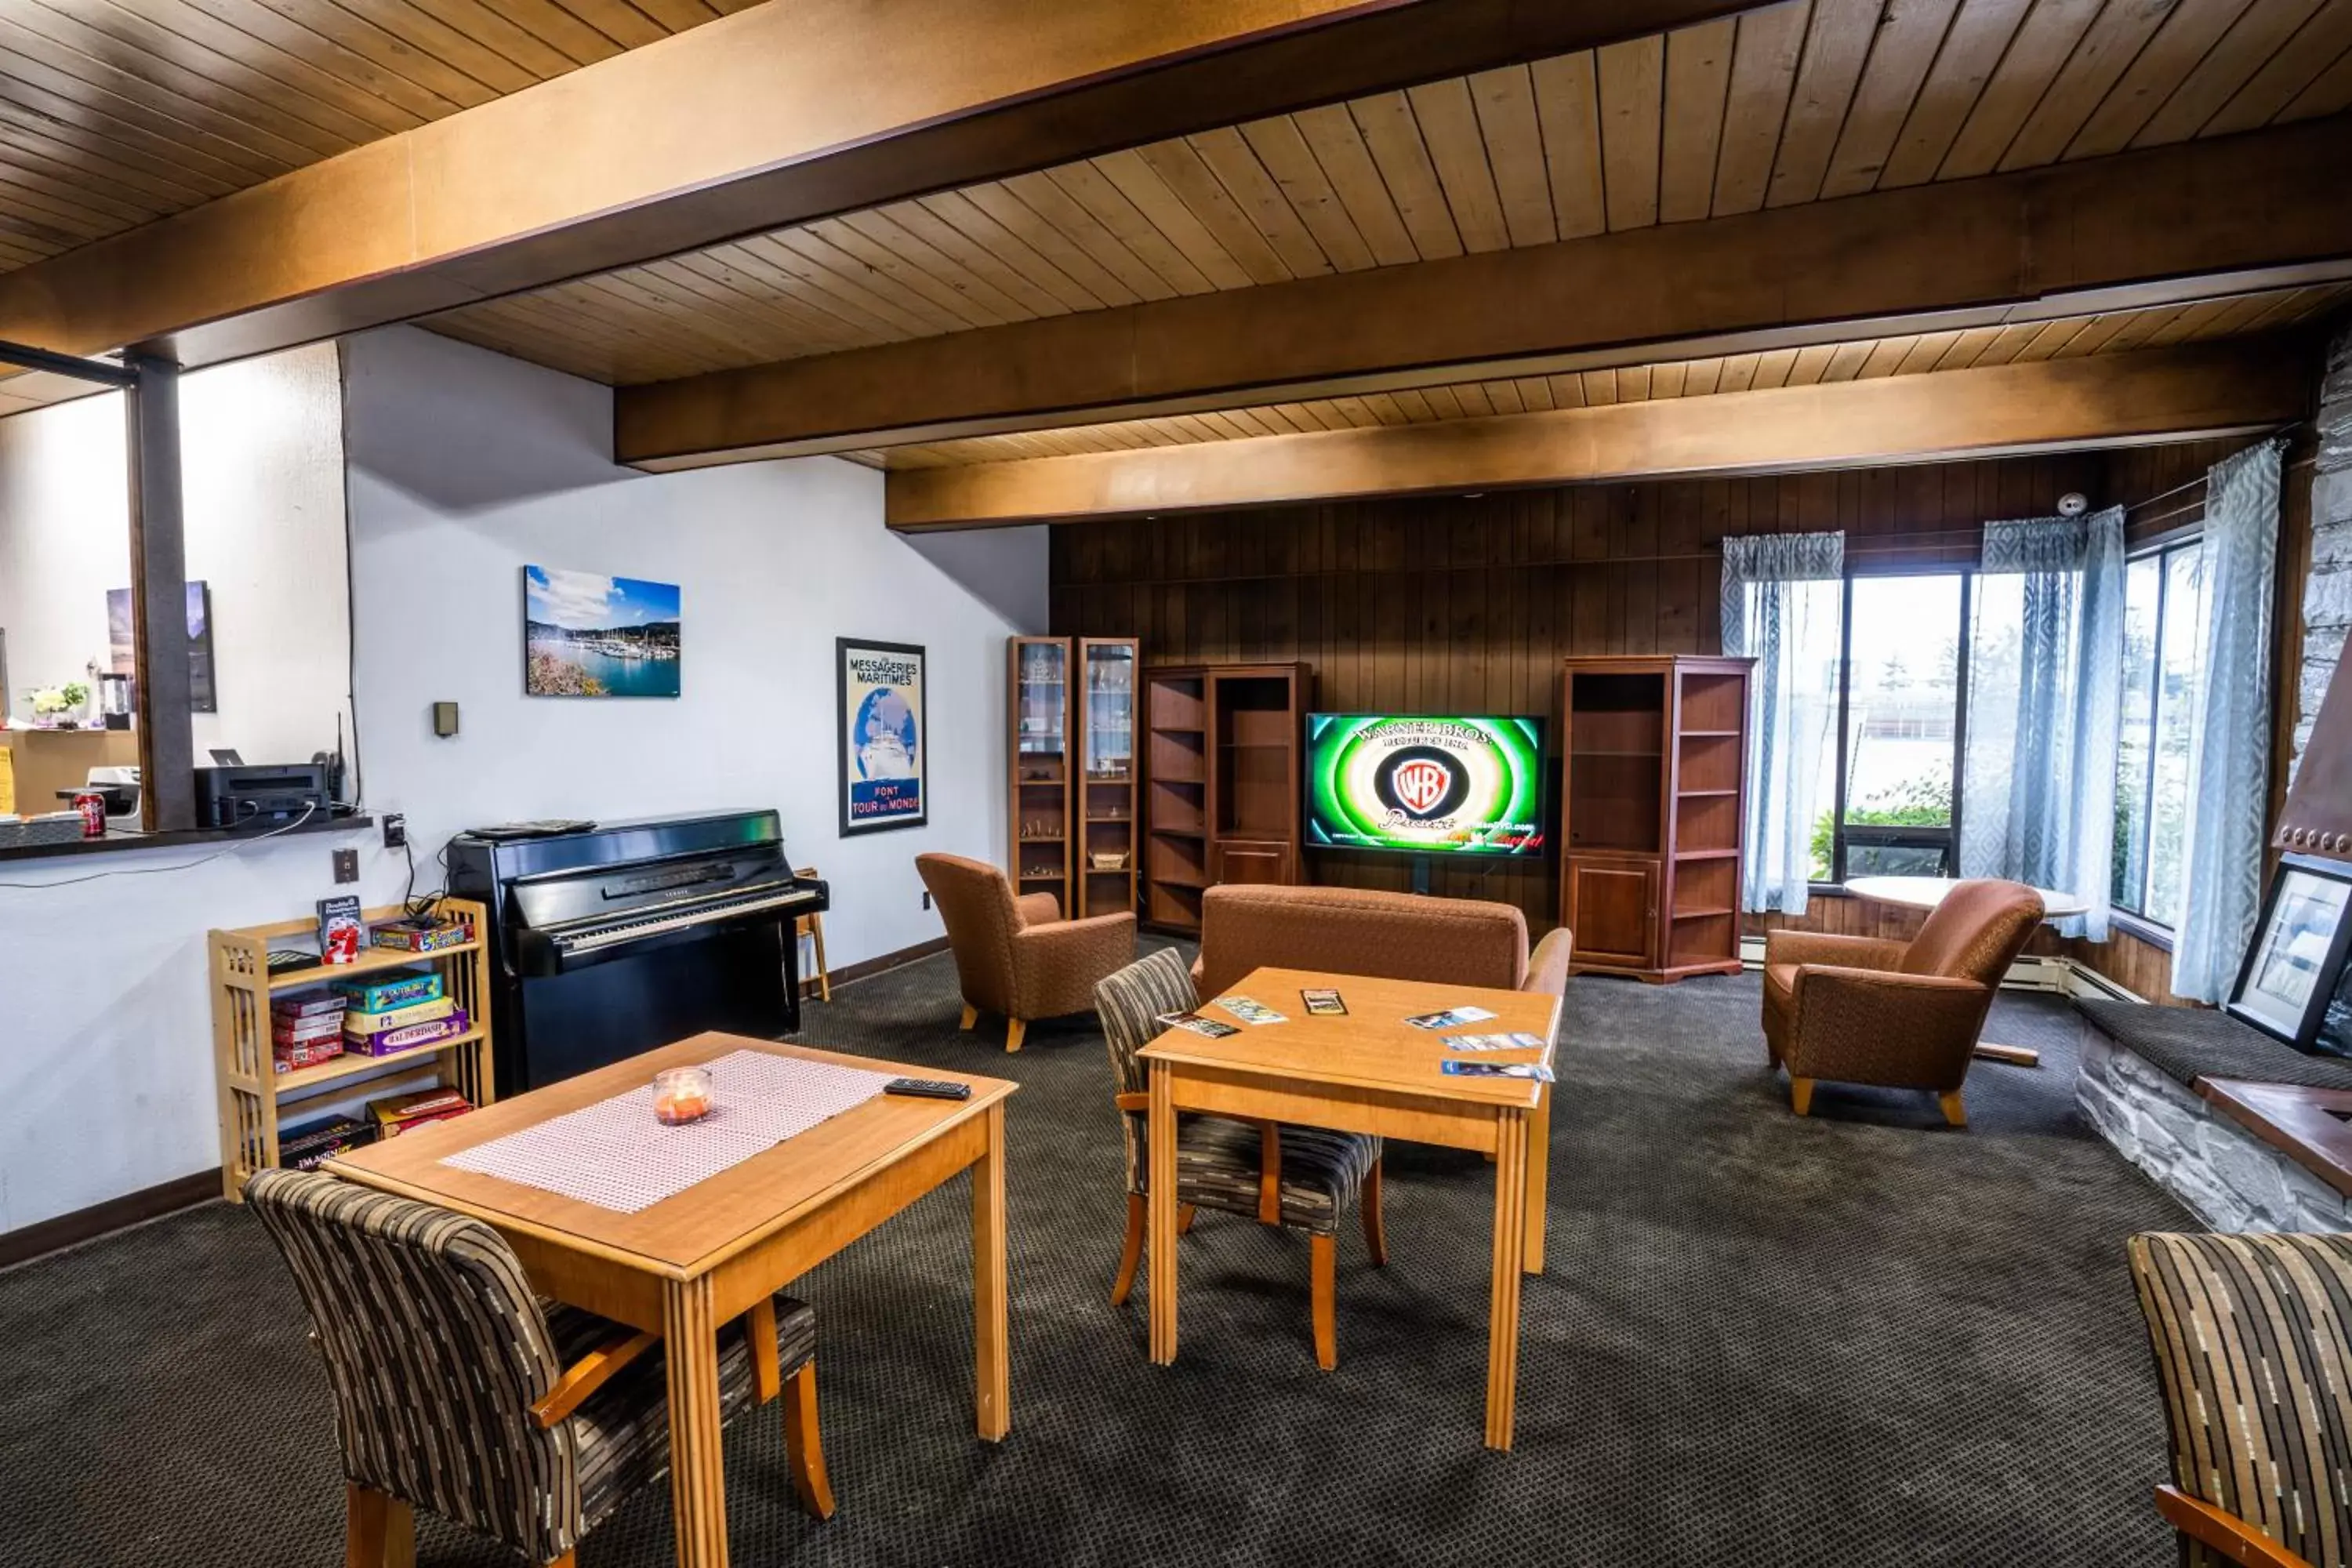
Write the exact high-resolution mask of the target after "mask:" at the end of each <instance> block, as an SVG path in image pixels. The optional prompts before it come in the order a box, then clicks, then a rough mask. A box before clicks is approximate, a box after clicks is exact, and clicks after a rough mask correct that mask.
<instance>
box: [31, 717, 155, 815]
mask: <svg viewBox="0 0 2352 1568" xmlns="http://www.w3.org/2000/svg"><path fill="white" fill-rule="evenodd" d="M138 763H139V737H138V735H137V734H136V733H135V732H133V731H130V730H0V812H11V811H13V812H16V813H18V814H20V815H22V816H40V815H41V814H42V813H44V812H50V811H64V810H66V809H68V806H69V805H70V804H71V803H70V802H68V801H65V800H62V799H60V798H58V791H59V790H61V789H65V790H70V789H79V788H80V787H81V786H82V785H83V784H88V783H89V770H90V769H92V768H105V767H135V766H137V765H138Z"/></svg>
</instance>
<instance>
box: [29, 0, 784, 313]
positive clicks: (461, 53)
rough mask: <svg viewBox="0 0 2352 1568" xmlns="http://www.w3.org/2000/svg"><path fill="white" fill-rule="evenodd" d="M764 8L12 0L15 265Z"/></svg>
mask: <svg viewBox="0 0 2352 1568" xmlns="http://www.w3.org/2000/svg"><path fill="white" fill-rule="evenodd" d="M754 3H756V0H5V4H0V270H6V269H8V268H16V267H20V266H23V265H25V264H26V263H27V262H31V261H36V260H38V259H41V258H45V257H48V256H54V255H57V254H59V253H61V252H64V251H67V250H70V249H72V248H74V247H77V246H79V245H82V244H85V243H87V242H89V241H90V240H94V239H100V238H103V237H107V236H110V235H113V234H117V233H120V232H121V231H123V230H125V229H130V228H135V227H137V226H140V225H142V224H144V223H148V222H151V221H152V220H153V219H156V218H159V217H163V216H168V215H170V214H172V213H176V212H180V211H183V210H184V209H186V208H189V207H193V206H196V205H201V204H202V203H205V202H207V201H211V200H213V199H214V198H215V197H219V196H224V195H229V194H230V193H232V192H235V191H239V190H243V189H245V188H246V187H247V186H250V185H257V184H260V183H262V182H263V181H265V180H268V179H270V178H272V177H274V176H276V175H278V174H285V173H286V172H288V171H289V170H291V169H295V168H299V167H301V166H302V165H304V164H308V163H316V162H318V161H319V160H320V159H322V158H328V157H331V156H333V155H334V154H335V153H341V152H345V151H347V150H349V149H351V148H352V147H356V146H359V145H361V144H362V143H364V142H372V141H374V140H375V139H377V138H378V137H382V136H387V135H391V134H393V133H394V132H401V131H406V130H410V129H412V128H414V127H415V126H418V125H422V124H424V123H425V122H426V121H433V120H438V119H440V118H441V117H442V116H443V115H446V114H453V113H455V112H457V110H460V109H466V108H470V107H472V106H473V105H476V104H479V103H484V102H487V101H488V100H491V99H494V98H498V97H499V96H501V95H503V94H506V93H509V92H514V91H518V90H520V89H523V88H526V87H530V86H531V85H532V84H534V83H536V82H541V81H545V80H547V79H549V78H551V77H556V76H561V75H562V74H563V73H564V72H566V71H569V70H572V69H573V68H577V67H580V66H583V65H588V64H591V63H593V62H594V61H596V60H600V59H604V58H607V57H608V56H612V55H616V54H619V53H621V52H622V51H623V50H624V49H629V48H635V47H638V46H639V45H642V44H649V43H652V42H654V41H656V39H659V38H663V37H668V36H669V35H670V34H672V33H674V32H679V31H683V30H684V29H686V28H688V27H691V26H696V25H697V24H698V23H701V22H707V21H709V20H711V19H712V18H713V17H716V16H719V15H720V14H722V13H724V12H729V11H736V10H740V9H743V8H744V7H745V6H746V5H751V4H754Z"/></svg>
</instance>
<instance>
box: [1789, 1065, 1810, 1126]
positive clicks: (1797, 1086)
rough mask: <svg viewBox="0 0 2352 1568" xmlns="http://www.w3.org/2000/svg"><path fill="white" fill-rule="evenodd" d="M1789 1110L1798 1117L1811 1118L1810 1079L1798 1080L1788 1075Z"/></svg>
mask: <svg viewBox="0 0 2352 1568" xmlns="http://www.w3.org/2000/svg"><path fill="white" fill-rule="evenodd" d="M1789 1109H1790V1110H1793V1111H1795V1112H1796V1113H1797V1114H1798V1115H1800V1116H1811V1114H1812V1112H1813V1080H1812V1079H1809V1078H1799V1077H1797V1076H1796V1075H1795V1074H1793V1073H1791V1074H1790V1077H1789Z"/></svg>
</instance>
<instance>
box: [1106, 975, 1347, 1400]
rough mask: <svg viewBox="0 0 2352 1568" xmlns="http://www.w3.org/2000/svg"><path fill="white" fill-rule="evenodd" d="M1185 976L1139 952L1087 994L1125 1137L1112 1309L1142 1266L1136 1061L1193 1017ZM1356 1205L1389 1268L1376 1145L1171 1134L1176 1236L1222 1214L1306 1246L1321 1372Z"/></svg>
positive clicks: (1334, 1359)
mask: <svg viewBox="0 0 2352 1568" xmlns="http://www.w3.org/2000/svg"><path fill="white" fill-rule="evenodd" d="M1199 999H1200V998H1199V997H1198V995H1197V994H1195V993H1194V991H1193V989H1192V972H1191V971H1190V970H1188V969H1187V968H1185V966H1184V961H1183V960H1182V959H1181V958H1179V957H1178V956H1177V955H1176V954H1175V953H1174V952H1171V951H1170V950H1168V949H1166V948H1162V949H1160V951H1159V952H1151V953H1146V954H1145V955H1144V956H1143V957H1141V958H1139V959H1137V960H1136V961H1135V962H1134V963H1130V964H1129V965H1128V966H1127V967H1126V968H1124V969H1122V970H1119V971H1118V973H1114V974H1112V975H1111V976H1110V977H1109V978H1108V979H1107V980H1104V981H1103V982H1102V983H1101V984H1098V985H1097V986H1096V987H1095V1007H1096V1010H1097V1013H1099V1015H1100V1016H1101V1018H1102V1028H1103V1038H1104V1039H1105V1040H1106V1041H1107V1042H1108V1044H1109V1047H1110V1065H1111V1070H1112V1072H1113V1073H1115V1074H1116V1075H1117V1077H1118V1109H1119V1112H1120V1115H1119V1122H1120V1125H1121V1127H1122V1129H1123V1130H1124V1131H1125V1133H1126V1138H1127V1246H1126V1247H1125V1249H1124V1250H1123V1251H1122V1252H1121V1253H1120V1254H1119V1259H1118V1280H1117V1281H1116V1282H1115V1283H1114V1284H1113V1285H1112V1286H1111V1289H1110V1300H1111V1305H1113V1306H1115V1307H1116V1306H1121V1305H1124V1304H1125V1303H1126V1300H1127V1297H1128V1292H1129V1290H1131V1289H1134V1286H1135V1266H1136V1264H1137V1263H1138V1261H1139V1260H1140V1259H1141V1258H1142V1256H1143V1232H1144V1216H1145V1208H1144V1204H1145V1197H1146V1194H1145V1190H1144V1178H1145V1175H1146V1173H1148V1172H1149V1171H1150V1168H1151V1163H1150V1160H1148V1159H1147V1158H1146V1157H1145V1151H1144V1134H1145V1128H1146V1124H1147V1123H1146V1118H1147V1115H1148V1113H1149V1111H1150V1106H1151V1094H1150V1089H1151V1085H1150V1077H1149V1074H1148V1072H1147V1069H1146V1067H1145V1064H1144V1063H1143V1061H1142V1060H1140V1059H1139V1058H1138V1056H1137V1054H1136V1053H1137V1052H1139V1051H1140V1050H1142V1049H1143V1047H1146V1046H1148V1045H1150V1043H1151V1042H1152V1040H1153V1039H1155V1038H1156V1037H1159V1036H1160V1035H1161V1034H1163V1033H1165V1032H1166V1030H1165V1028H1164V1026H1161V1025H1160V1024H1159V1023H1158V1022H1156V1021H1155V1020H1157V1019H1158V1018H1159V1017H1160V1015H1161V1014H1163V1013H1181V1012H1187V1011H1190V1010H1191V1009H1192V1007H1193V1005H1195V1004H1196V1003H1198V1001H1199ZM1176 1197H1177V1201H1178V1202H1179V1203H1181V1204H1182V1205H1184V1208H1183V1213H1184V1215H1185V1220H1184V1228H1187V1229H1189V1228H1190V1227H1191V1223H1192V1220H1191V1216H1192V1212H1193V1211H1194V1210H1195V1209H1203V1208H1210V1209H1223V1210H1224V1211H1225V1212H1226V1213H1228V1214H1237V1215H1248V1216H1249V1217H1250V1218H1252V1219H1255V1220H1256V1221H1258V1222H1259V1223H1261V1224H1264V1225H1280V1226H1288V1227H1289V1228H1290V1229H1292V1230H1303V1231H1305V1232H1306V1233H1307V1245H1308V1248H1309V1255H1310V1259H1311V1264H1312V1268H1311V1275H1312V1288H1311V1294H1312V1298H1313V1305H1314V1318H1315V1360H1316V1363H1317V1364H1318V1365H1319V1366H1321V1367H1322V1369H1323V1370H1324V1371H1326V1372H1328V1371H1330V1370H1331V1369H1332V1368H1333V1367H1335V1366H1337V1365H1339V1324H1338V1310H1337V1305H1336V1301H1335V1297H1336V1295H1337V1293H1338V1285H1339V1222H1340V1220H1341V1219H1343V1218H1344V1217H1346V1215H1347V1212H1348V1209H1349V1205H1352V1204H1355V1203H1357V1202H1358V1201H1359V1197H1360V1200H1361V1202H1362V1205H1363V1210H1364V1243H1365V1245H1366V1247H1369V1248H1370V1251H1371V1255H1372V1261H1373V1262H1374V1263H1386V1262H1387V1261H1388V1260H1389V1252H1388V1241H1387V1238H1386V1237H1384V1236H1383V1235H1382V1233H1381V1141H1380V1140H1379V1139H1378V1138H1373V1137H1369V1136H1366V1135H1364V1134H1361V1133H1356V1132H1334V1131H1329V1130H1328V1129H1326V1128H1321V1127H1293V1126H1291V1125H1290V1124H1288V1123H1287V1122H1285V1123H1281V1124H1279V1125H1277V1124H1276V1123H1274V1122H1271V1121H1265V1122H1249V1121H1234V1120H1233V1119H1231V1118H1229V1117H1223V1116H1187V1117H1184V1118H1183V1119H1182V1120H1181V1121H1180V1123H1179V1124H1178V1127H1177V1131H1176Z"/></svg>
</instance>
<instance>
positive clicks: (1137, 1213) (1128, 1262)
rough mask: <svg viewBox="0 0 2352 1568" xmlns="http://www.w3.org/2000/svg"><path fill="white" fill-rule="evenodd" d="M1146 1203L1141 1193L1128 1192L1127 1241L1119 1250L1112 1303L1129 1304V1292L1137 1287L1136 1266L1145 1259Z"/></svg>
mask: <svg viewBox="0 0 2352 1568" xmlns="http://www.w3.org/2000/svg"><path fill="white" fill-rule="evenodd" d="M1144 1212H1145V1205H1144V1198H1143V1194H1141V1193H1129V1194H1127V1242H1126V1244H1125V1245H1124V1246H1122V1247H1120V1248H1119V1251H1118V1279H1114V1280H1112V1281H1111V1282H1110V1304H1111V1305H1112V1306H1114V1307H1124V1306H1126V1305H1127V1298H1128V1293H1129V1291H1131V1290H1133V1289H1135V1266H1136V1265H1137V1264H1138V1263H1139V1262H1141V1261H1142V1260H1143V1220H1144Z"/></svg>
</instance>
